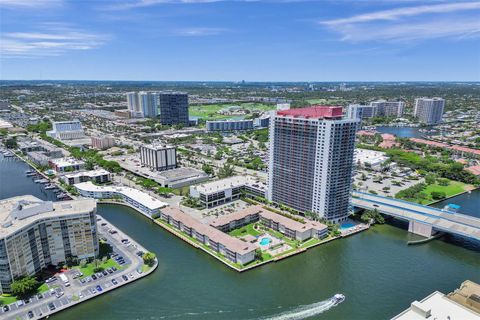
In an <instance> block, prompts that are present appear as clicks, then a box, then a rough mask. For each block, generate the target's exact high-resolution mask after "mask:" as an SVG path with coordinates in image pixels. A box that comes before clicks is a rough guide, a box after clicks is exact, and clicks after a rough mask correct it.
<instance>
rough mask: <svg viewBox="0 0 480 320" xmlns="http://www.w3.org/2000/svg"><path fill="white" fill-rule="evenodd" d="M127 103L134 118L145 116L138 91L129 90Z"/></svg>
mask: <svg viewBox="0 0 480 320" xmlns="http://www.w3.org/2000/svg"><path fill="white" fill-rule="evenodd" d="M127 105H128V110H129V111H130V115H131V116H132V117H133V118H141V117H143V112H142V107H141V105H140V97H139V95H138V92H127Z"/></svg>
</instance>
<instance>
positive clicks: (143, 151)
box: [140, 144, 177, 171]
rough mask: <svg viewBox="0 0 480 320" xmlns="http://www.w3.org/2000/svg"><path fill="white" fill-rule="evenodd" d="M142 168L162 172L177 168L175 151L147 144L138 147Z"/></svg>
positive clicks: (170, 147) (164, 146)
mask: <svg viewBox="0 0 480 320" xmlns="http://www.w3.org/2000/svg"><path fill="white" fill-rule="evenodd" d="M140 162H141V164H142V166H146V167H149V168H151V169H152V170H157V171H164V170H168V169H174V168H176V167H177V149H176V148H175V147H174V146H167V145H163V144H148V145H142V146H141V147H140Z"/></svg>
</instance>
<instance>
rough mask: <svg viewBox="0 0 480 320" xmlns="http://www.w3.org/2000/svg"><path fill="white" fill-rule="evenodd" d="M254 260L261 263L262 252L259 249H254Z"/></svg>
mask: <svg viewBox="0 0 480 320" xmlns="http://www.w3.org/2000/svg"><path fill="white" fill-rule="evenodd" d="M255 259H256V260H260V261H263V255H262V250H260V249H259V248H257V249H255Z"/></svg>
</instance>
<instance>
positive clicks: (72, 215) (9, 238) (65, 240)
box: [0, 196, 99, 293]
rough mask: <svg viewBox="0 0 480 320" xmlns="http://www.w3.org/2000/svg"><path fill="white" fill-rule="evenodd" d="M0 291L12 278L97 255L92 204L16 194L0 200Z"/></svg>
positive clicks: (7, 287) (94, 211) (94, 213)
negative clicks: (43, 199) (44, 199)
mask: <svg viewBox="0 0 480 320" xmlns="http://www.w3.org/2000/svg"><path fill="white" fill-rule="evenodd" d="M0 216H1V219H0V220H1V221H2V222H1V223H2V224H1V226H0V293H10V292H11V289H10V285H11V283H12V282H13V281H14V279H16V278H18V277H22V276H27V275H34V274H36V273H38V272H40V271H41V270H42V269H45V268H46V267H48V266H49V265H61V264H63V263H65V262H66V261H67V260H69V259H93V258H95V257H97V256H98V253H99V247H98V237H97V224H96V223H97V219H96V203H95V201H94V200H92V199H83V200H72V201H62V202H51V201H42V200H40V199H38V198H36V197H33V196H20V197H14V198H9V199H4V200H1V201H0Z"/></svg>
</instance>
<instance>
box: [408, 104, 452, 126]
mask: <svg viewBox="0 0 480 320" xmlns="http://www.w3.org/2000/svg"><path fill="white" fill-rule="evenodd" d="M444 109H445V100H444V99H442V98H418V99H415V109H414V111H413V115H414V116H415V117H416V118H418V119H419V120H420V121H421V122H423V123H425V124H439V123H441V122H442V117H443V111H444Z"/></svg>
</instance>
